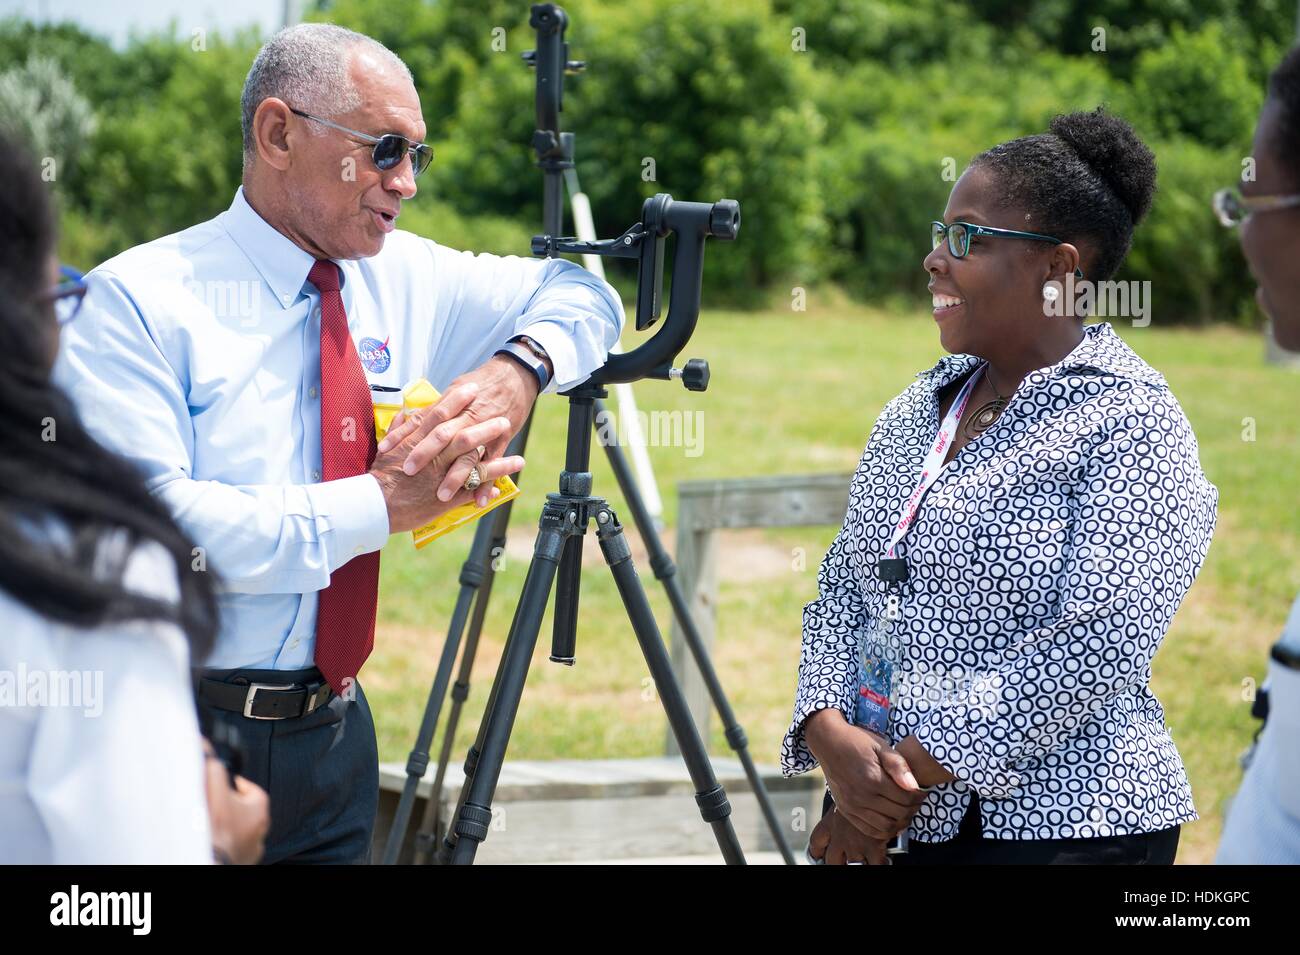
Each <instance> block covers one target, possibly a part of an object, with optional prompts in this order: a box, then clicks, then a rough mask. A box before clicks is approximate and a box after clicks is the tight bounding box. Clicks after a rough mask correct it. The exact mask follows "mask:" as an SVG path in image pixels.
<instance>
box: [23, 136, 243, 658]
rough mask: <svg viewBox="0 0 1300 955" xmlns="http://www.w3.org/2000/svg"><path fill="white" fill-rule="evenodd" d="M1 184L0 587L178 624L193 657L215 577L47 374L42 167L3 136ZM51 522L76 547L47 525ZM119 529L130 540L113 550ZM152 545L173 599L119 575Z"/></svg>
mask: <svg viewBox="0 0 1300 955" xmlns="http://www.w3.org/2000/svg"><path fill="white" fill-rule="evenodd" d="M0 183H3V184H4V186H3V188H0V589H3V590H5V591H7V592H8V593H9V594H10V595H11V596H12V597H13V598H14V599H15V600H18V601H19V602H21V603H23V604H25V605H27V606H28V607H30V608H31V609H33V610H35V611H36V612H38V613H40V614H42V615H43V616H45V617H47V618H49V619H51V620H58V621H61V622H66V623H69V624H73V625H75V626H81V627H94V626H98V625H100V624H104V623H110V622H114V621H125V620H151V619H156V620H169V621H173V622H175V623H177V624H179V625H180V626H181V628H182V629H183V630H184V631H185V634H186V636H187V637H188V638H189V642H190V654H191V657H192V659H193V661H194V662H195V663H196V664H197V663H198V662H200V661H201V660H202V659H203V658H204V657H205V656H206V655H207V653H208V651H209V650H210V649H211V648H212V642H213V640H214V639H215V637H216V630H217V608H216V599H215V596H214V589H215V583H214V581H213V579H212V575H211V574H210V573H208V572H207V571H195V570H193V569H192V562H193V560H194V553H193V549H192V547H193V545H192V544H191V543H190V542H189V541H188V540H187V539H186V538H185V536H184V535H183V534H182V533H181V531H180V529H179V528H178V527H177V525H176V522H175V521H174V520H173V519H172V517H171V515H170V514H169V513H168V511H167V509H166V508H165V507H164V506H163V505H162V503H161V502H159V501H158V500H157V499H155V498H154V497H153V495H152V494H150V493H149V491H148V489H147V488H146V487H145V484H144V480H143V478H142V477H141V476H140V475H139V474H138V473H137V472H136V471H135V470H134V468H133V467H132V466H131V465H130V464H129V463H128V462H127V461H125V460H124V459H122V458H119V457H118V456H117V455H115V454H113V453H111V452H109V451H108V450H107V449H105V448H104V447H103V446H102V445H101V444H99V443H98V442H97V441H96V440H95V439H94V438H92V437H91V436H90V433H89V432H88V431H87V430H86V429H85V427H84V426H83V425H82V424H81V421H80V420H79V419H78V417H77V414H76V411H75V409H74V408H73V406H72V403H71V401H69V400H68V398H67V396H66V395H64V394H63V392H62V391H61V390H60V389H59V388H57V387H56V386H55V385H54V384H53V383H52V381H51V380H50V363H51V358H52V348H51V346H52V344H53V342H54V331H55V330H54V317H53V315H52V314H51V309H50V306H49V303H48V302H45V301H43V300H42V299H41V295H42V293H43V292H44V291H45V290H46V285H47V283H48V281H49V277H48V267H49V266H48V263H49V261H50V256H51V254H52V253H53V250H54V239H55V227H54V216H53V212H52V209H51V206H50V199H49V196H48V194H47V192H46V189H45V184H44V183H43V182H42V181H41V179H40V176H39V175H38V174H37V171H36V166H35V164H34V163H33V162H32V161H31V159H30V158H28V156H27V155H26V154H25V153H23V152H22V151H21V150H20V149H19V148H18V146H17V145H16V144H15V143H14V142H12V141H11V140H10V139H9V138H8V137H7V136H4V135H3V134H0ZM51 428H53V429H54V430H53V434H51V433H50V429H51ZM51 438H52V440H51ZM51 519H54V520H55V522H56V523H57V524H59V525H62V527H63V528H64V529H66V530H67V532H68V534H69V541H70V545H71V546H70V548H63V547H60V546H58V545H57V544H56V542H55V541H54V540H53V539H51V537H50V535H49V534H48V533H47V532H46V530H47V529H46V527H45V522H47V521H49V520H51ZM123 534H124V543H125V544H126V545H127V546H125V547H113V546H112V541H111V540H110V538H112V537H117V536H119V535H123ZM148 541H152V542H156V543H158V544H160V545H162V547H163V548H164V549H166V551H167V552H168V554H170V555H171V557H172V559H173V561H174V562H175V564H176V576H177V580H178V583H179V585H180V601H179V603H177V604H172V603H170V602H167V601H164V600H159V599H154V598H151V597H147V596H144V595H142V594H140V593H138V592H136V591H134V590H131V589H128V588H127V587H126V586H125V584H124V583H123V579H122V575H123V571H124V570H125V565H126V560H127V558H128V557H129V556H130V555H131V553H132V551H133V550H134V549H135V546H136V545H138V544H140V543H143V542H148Z"/></svg>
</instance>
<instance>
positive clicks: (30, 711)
mask: <svg viewBox="0 0 1300 955" xmlns="http://www.w3.org/2000/svg"><path fill="white" fill-rule="evenodd" d="M123 582H124V584H125V585H126V586H127V587H128V588H130V589H132V590H135V591H137V592H139V593H142V594H146V595H150V596H155V597H159V598H160V599H164V600H169V601H175V600H176V599H177V598H178V597H179V592H178V588H177V586H176V571H175V565H174V564H173V563H172V560H171V557H170V556H169V555H168V554H167V552H166V551H164V550H163V549H162V547H160V546H159V545H157V544H152V543H151V544H147V545H141V546H140V547H137V549H136V550H135V552H134V553H133V554H132V555H131V558H130V560H129V561H128V563H127V565H126V568H125V573H124V577H123ZM0 632H2V633H3V634H4V636H3V639H0V863H5V864H11V863H27V864H68V863H74V864H79V865H99V864H108V863H172V864H175V863H189V864H207V863H210V862H211V861H212V837H211V833H210V830H209V822H208V809H207V794H206V790H205V788H204V775H203V774H204V765H203V762H204V761H203V752H202V749H201V744H200V740H199V727H198V719H197V717H196V716H195V711H194V696H193V691H192V690H191V687H190V669H189V647H188V644H187V643H186V641H185V638H184V635H183V634H182V633H181V631H180V630H179V629H178V628H177V627H176V626H175V625H173V624H167V623H162V622H159V621H149V622H145V621H137V622H129V623H121V624H112V625H105V626H102V627H98V628H94V629H83V628H77V627H72V626H68V625H66V624H62V623H56V622H53V621H50V620H48V619H46V618H45V617H42V616H41V615H39V614H37V613H36V612H34V611H32V610H31V609H30V608H28V607H27V606H26V605H24V604H22V603H20V602H18V601H17V600H15V599H14V598H13V597H12V596H11V595H10V594H8V593H6V592H5V591H3V590H0Z"/></svg>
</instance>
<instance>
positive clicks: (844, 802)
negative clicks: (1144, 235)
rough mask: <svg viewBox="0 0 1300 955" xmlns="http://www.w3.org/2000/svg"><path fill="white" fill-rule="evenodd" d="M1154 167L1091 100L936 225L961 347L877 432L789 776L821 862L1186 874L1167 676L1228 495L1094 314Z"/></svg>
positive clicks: (961, 198) (978, 164)
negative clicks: (802, 775) (1174, 624)
mask: <svg viewBox="0 0 1300 955" xmlns="http://www.w3.org/2000/svg"><path fill="white" fill-rule="evenodd" d="M1155 180H1156V168H1155V160H1154V157H1153V156H1152V154H1151V152H1150V150H1149V149H1147V147H1146V146H1145V144H1143V143H1142V141H1141V140H1140V139H1139V138H1138V136H1137V134H1136V133H1135V132H1134V131H1133V129H1132V127H1130V126H1129V125H1128V124H1127V123H1125V122H1124V121H1123V120H1121V119H1119V118H1118V117H1115V116H1112V115H1109V114H1107V113H1105V112H1104V111H1102V110H1100V109H1098V110H1097V111H1095V112H1090V113H1071V114H1069V115H1064V116H1058V117H1056V118H1055V119H1054V120H1052V122H1051V125H1050V129H1049V130H1048V131H1047V132H1044V133H1040V134H1037V135H1033V136H1026V137H1023V138H1021V139H1016V140H1012V141H1010V142H1007V143H1003V144H1001V145H998V146H994V147H993V148H992V149H989V150H987V151H986V152H984V153H981V154H980V155H978V156H976V157H975V159H974V160H972V162H971V164H970V166H969V167H968V168H967V169H966V171H965V172H964V173H963V174H962V176H961V177H960V179H958V181H957V183H956V185H954V186H953V189H952V192H951V194H950V196H949V199H948V205H947V209H946V210H945V211H944V217H943V220H942V221H936V222H934V223H932V225H931V235H932V239H933V250H932V251H931V252H930V253H929V255H927V256H926V258H925V261H924V263H923V264H924V268H925V270H926V272H927V273H928V274H929V277H930V283H929V286H930V291H931V294H932V296H933V305H934V312H933V314H934V321H935V322H936V324H937V325H938V332H939V340H940V343H941V344H942V346H943V348H944V350H945V351H948V352H950V353H951V354H950V355H949V356H948V357H945V358H943V359H942V360H940V361H939V363H938V364H937V365H935V366H934V367H933V368H932V369H930V370H929V371H925V372H922V373H921V374H920V375H918V379H919V380H918V381H916V382H915V383H914V384H912V385H911V386H909V387H908V388H907V389H906V390H905V391H904V392H903V393H902V394H901V395H899V396H898V397H897V398H895V399H894V400H893V401H891V402H890V403H889V404H888V405H887V406H886V408H885V410H884V411H883V413H882V414H881V416H880V418H879V419H878V420H877V421H876V424H875V427H874V428H873V429H872V432H871V436H870V438H869V439H868V442H867V446H866V450H865V452H864V454H863V456H862V461H861V463H860V464H859V466H858V470H857V473H856V475H855V476H854V480H853V485H852V489H851V492H850V497H849V506H848V514H847V516H846V518H845V522H844V527H843V528H842V529H841V531H840V533H839V535H838V536H837V537H836V539H835V541H834V543H833V544H832V545H831V548H830V551H829V553H828V554H827V556H826V559H825V561H824V563H823V564H822V567H821V572H820V575H819V581H818V584H819V596H818V598H817V599H816V600H814V601H813V602H811V603H810V604H809V605H808V606H807V608H806V609H805V611H804V633H803V647H802V652H801V656H800V665H799V677H798V688H797V691H796V698H795V710H794V718H793V722H792V724H791V726H790V729H789V732H788V733H787V735H786V737H785V742H784V746H783V751H782V767H783V770H784V771H785V773H786V774H794V773H799V772H805V771H807V770H809V769H812V768H813V767H815V766H816V765H818V764H819V763H820V765H821V766H822V769H823V771H824V773H825V775H826V780H827V784H828V788H829V792H828V794H827V798H826V802H825V810H826V811H825V814H824V815H823V817H822V819H821V821H820V822H819V823H818V825H817V827H816V829H815V830H814V832H813V834H812V837H811V840H810V847H809V853H810V855H811V856H813V858H814V859H820V860H821V861H824V862H827V863H831V864H841V863H850V864H852V863H857V864H863V863H866V864H880V863H884V862H886V861H887V858H886V840H888V839H890V838H891V837H893V836H895V835H896V834H898V833H900V832H903V831H906V832H907V833H908V835H909V837H910V838H909V845H908V850H907V851H906V852H905V853H903V854H900V855H896V856H890V857H889V859H891V860H893V861H894V862H895V864H907V865H926V864H971V863H976V864H978V863H1026V864H1045V863H1109V864H1168V863H1172V862H1173V861H1174V856H1175V853H1176V850H1177V845H1178V838H1179V831H1180V827H1181V826H1182V824H1183V823H1186V822H1189V821H1191V820H1194V819H1196V818H1197V813H1196V809H1195V807H1194V806H1193V803H1192V792H1191V786H1190V785H1189V783H1188V779H1187V773H1186V770H1185V769H1184V766H1183V762H1182V759H1181V758H1180V756H1179V754H1178V750H1177V748H1176V747H1175V746H1174V742H1173V739H1172V738H1171V737H1170V734H1169V729H1168V727H1167V726H1166V724H1165V714H1164V710H1163V708H1162V707H1161V705H1160V702H1159V700H1157V699H1156V697H1155V695H1154V693H1152V691H1151V687H1150V680H1151V664H1152V659H1153V658H1154V656H1155V654H1156V651H1157V650H1158V649H1159V647H1160V644H1161V641H1162V640H1163V639H1164V636H1165V633H1166V632H1167V631H1168V628H1169V624H1170V621H1171V620H1172V619H1173V616H1174V612H1175V611H1176V610H1177V609H1178V606H1179V604H1180V603H1181V602H1182V600H1183V597H1184V596H1185V595H1186V594H1187V591H1188V588H1190V587H1191V584H1192V581H1193V580H1194V579H1195V578H1196V575H1197V573H1198V571H1199V569H1200V567H1201V564H1202V562H1203V561H1204V558H1205V554H1206V551H1207V549H1208V547H1209V544H1210V538H1211V535H1212V533H1213V529H1214V524H1215V516H1216V506H1217V500H1218V493H1217V491H1216V490H1215V488H1214V486H1213V485H1211V484H1210V483H1209V482H1208V481H1207V480H1206V478H1205V475H1204V474H1203V473H1202V470H1201V465H1200V460H1199V454H1198V449H1197V444H1196V438H1195V436H1194V435H1193V433H1192V429H1191V427H1190V426H1189V424H1188V422H1187V418H1186V417H1185V416H1184V414H1183V410H1182V408H1181V407H1180V406H1179V404H1178V402H1177V400H1176V399H1175V398H1174V396H1173V394H1172V393H1171V392H1170V389H1169V385H1168V384H1167V383H1166V381H1165V380H1164V378H1163V377H1162V376H1161V375H1160V373H1159V372H1157V371H1156V370H1155V369H1154V368H1152V367H1151V366H1150V365H1148V364H1147V363H1146V362H1145V361H1143V360H1142V359H1141V358H1140V357H1139V356H1138V355H1137V354H1136V353H1135V352H1134V351H1133V350H1132V349H1131V348H1130V347H1129V346H1128V345H1127V344H1125V342H1124V341H1123V340H1122V339H1121V338H1120V337H1119V336H1118V335H1117V334H1116V333H1115V331H1114V330H1113V329H1112V327H1111V325H1110V324H1109V323H1108V322H1102V323H1098V324H1091V325H1085V324H1084V317H1085V315H1086V313H1087V311H1088V308H1087V297H1088V294H1089V291H1090V289H1092V288H1097V289H1100V288H1101V286H1099V285H1096V284H1095V283H1099V282H1102V281H1107V280H1110V279H1111V278H1112V277H1113V276H1114V274H1115V272H1116V270H1117V269H1118V268H1119V266H1120V264H1121V263H1122V262H1123V260H1124V257H1125V255H1126V254H1127V253H1128V250H1129V247H1130V244H1131V241H1132V236H1133V231H1134V228H1135V226H1136V225H1137V223H1138V222H1139V221H1140V220H1141V219H1142V218H1143V216H1144V215H1145V214H1146V212H1147V209H1148V208H1149V207H1150V204H1151V199H1152V195H1153V193H1154V191H1155ZM1087 283H1094V284H1093V285H1091V286H1090V285H1088V284H1087Z"/></svg>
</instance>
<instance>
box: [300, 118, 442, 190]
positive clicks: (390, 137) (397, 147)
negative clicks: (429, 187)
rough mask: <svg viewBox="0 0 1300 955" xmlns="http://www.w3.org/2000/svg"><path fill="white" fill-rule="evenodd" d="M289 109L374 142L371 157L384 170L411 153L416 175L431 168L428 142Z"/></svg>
mask: <svg viewBox="0 0 1300 955" xmlns="http://www.w3.org/2000/svg"><path fill="white" fill-rule="evenodd" d="M289 111H290V112H291V113H293V114H294V115H295V116H301V117H302V118H303V119H310V120H311V121H312V122H314V123H320V124H321V125H322V126H328V127H330V128H331V129H337V130H338V131H339V132H341V133H347V134H348V135H349V136H355V137H356V138H357V139H360V140H361V141H362V142H367V143H374V149H372V150H371V152H370V158H371V159H373V160H374V163H375V165H376V166H378V167H379V168H380V169H382V170H384V171H388V170H389V169H392V168H393V167H394V166H396V165H397V164H398V163H400V162H401V161H402V157H403V156H405V155H407V154H410V157H411V170H412V172H413V173H414V175H416V176H419V175H420V173H422V172H424V171H425V170H426V169H428V168H429V163H431V162H433V147H432V146H430V145H428V144H426V143H413V142H411V140H409V139H407V138H406V137H405V136H399V135H398V134H397V133H385V134H384V135H382V136H371V135H370V134H369V133H362V132H358V131H357V130H355V129H348V128H347V127H346V126H340V125H339V124H338V123H332V122H330V121H329V120H328V119H322V118H321V117H319V116H313V115H312V114H311V113H304V112H303V111H302V110H300V109H294V108H293V107H292V106H290V107H289Z"/></svg>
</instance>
